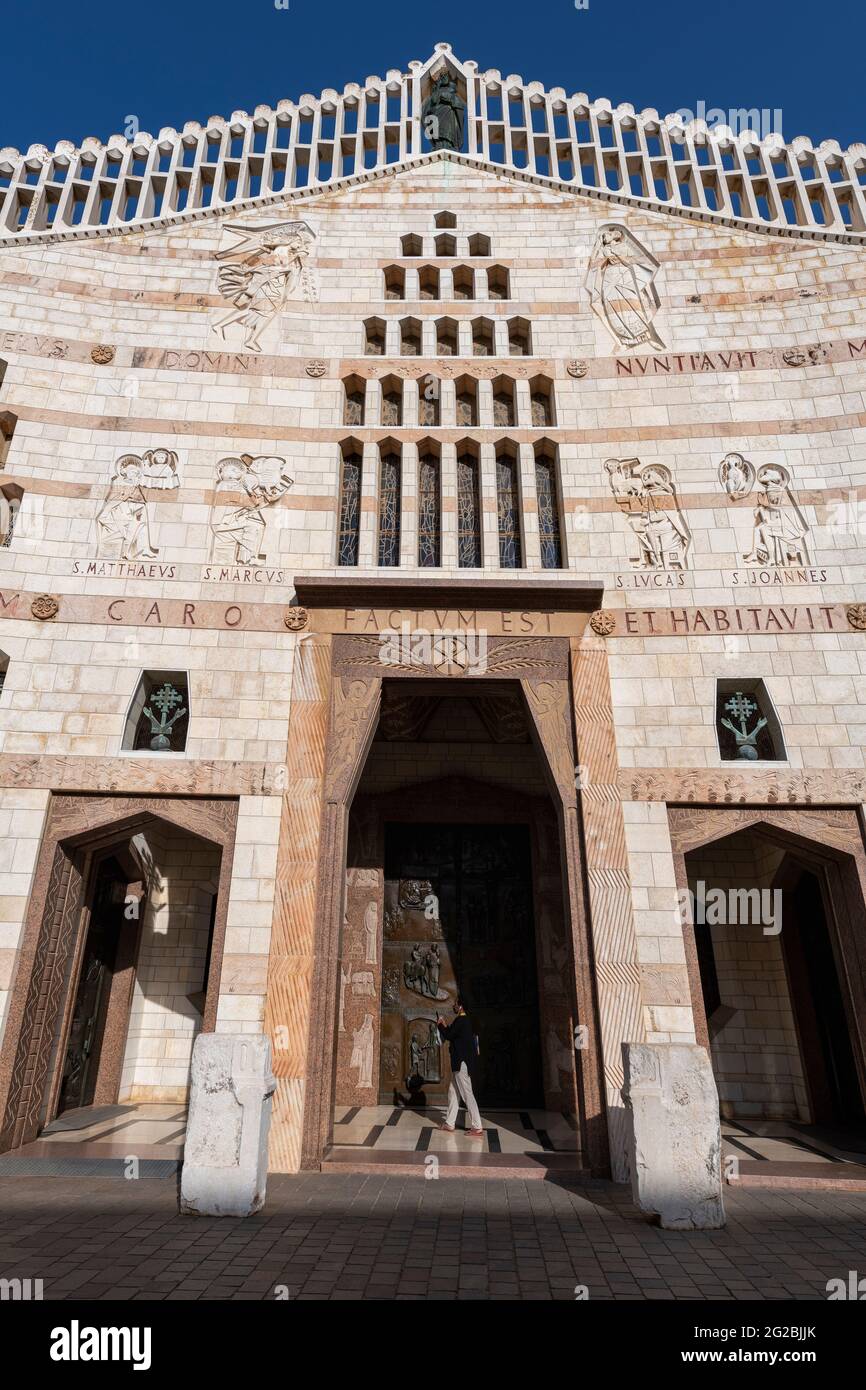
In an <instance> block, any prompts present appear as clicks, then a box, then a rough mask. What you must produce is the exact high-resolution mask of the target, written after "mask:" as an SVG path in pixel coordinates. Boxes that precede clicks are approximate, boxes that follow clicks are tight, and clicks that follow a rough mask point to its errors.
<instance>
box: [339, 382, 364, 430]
mask: <svg viewBox="0 0 866 1390" xmlns="http://www.w3.org/2000/svg"><path fill="white" fill-rule="evenodd" d="M364 401H365V390H364V382H363V381H362V380H361V378H360V377H359V376H349V377H346V379H345V381H344V382H343V424H344V425H363V423H364V413H365V412H364Z"/></svg>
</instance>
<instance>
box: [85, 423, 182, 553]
mask: <svg viewBox="0 0 866 1390" xmlns="http://www.w3.org/2000/svg"><path fill="white" fill-rule="evenodd" d="M179 485H180V478H179V475H178V458H177V454H175V453H173V452H172V451H171V450H170V449H147V450H146V451H145V452H144V453H143V454H121V456H120V458H119V459H118V460H117V462H116V463H115V465H114V469H113V471H112V475H111V481H110V483H109V485H108V492H107V493H106V496H105V499H104V501H103V503H102V505H101V507H100V508H99V511H98V512H97V516H96V553H97V555H98V556H99V558H100V559H114V560H153V559H156V557H157V555H158V554H159V550H158V549H157V547H156V546H155V545H154V543H153V535H152V531H151V515H150V504H149V502H148V499H147V496H146V490H147V489H149V488H152V489H155V490H160V491H167V492H171V491H174V490H175V489H176V488H177V487H178V486H179Z"/></svg>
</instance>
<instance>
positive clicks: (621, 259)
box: [584, 222, 665, 349]
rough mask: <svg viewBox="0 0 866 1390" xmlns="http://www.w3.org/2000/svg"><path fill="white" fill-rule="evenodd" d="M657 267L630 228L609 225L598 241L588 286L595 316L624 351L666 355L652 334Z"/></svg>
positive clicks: (655, 336) (602, 229)
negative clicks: (645, 349)
mask: <svg viewBox="0 0 866 1390" xmlns="http://www.w3.org/2000/svg"><path fill="white" fill-rule="evenodd" d="M658 269H659V263H658V261H657V260H656V259H655V257H654V256H651V255H650V253H649V251H647V249H646V247H644V246H641V244H640V242H639V241H638V240H637V238H636V237H634V236H632V234H631V232H630V231H628V229H627V228H626V227H622V226H619V225H617V224H615V223H612V222H609V223H607V224H606V225H605V226H603V227H602V228H601V229H600V231H599V233H598V236H597V237H596V241H595V245H594V246H593V248H592V253H591V255H590V258H589V266H588V268H587V272H586V279H585V280H584V285H585V286H586V289H587V290H588V292H589V302H590V304H591V306H592V310H593V313H594V314H595V315H596V316H597V317H598V318H599V319H600V320H601V322H602V323H603V324H604V326H605V328H606V329H607V331H608V332H609V333H610V335H611V337H612V338H613V339H614V342H615V343H616V344H617V345H618V346H619V347H620V348H636V347H643V346H644V345H646V344H649V346H650V347H651V348H655V349H663V348H664V346H665V345H664V343H663V342H662V340H661V338H660V337H659V335H658V334H657V333H656V331H655V329H654V328H653V319H654V318H655V316H656V314H657V313H658V310H659V305H660V301H659V297H658V294H657V292H656V288H655V283H654V282H655V277H656V274H657V273H658Z"/></svg>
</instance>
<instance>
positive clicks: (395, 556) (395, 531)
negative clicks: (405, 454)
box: [379, 454, 400, 567]
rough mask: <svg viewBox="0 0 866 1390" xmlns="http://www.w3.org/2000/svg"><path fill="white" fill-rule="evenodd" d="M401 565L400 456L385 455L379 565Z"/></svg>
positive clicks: (383, 462) (380, 504) (382, 470)
mask: <svg viewBox="0 0 866 1390" xmlns="http://www.w3.org/2000/svg"><path fill="white" fill-rule="evenodd" d="M399 563H400V456H399V454H383V455H382V458H381V461H380V464H379V564H380V565H387V566H391V567H393V566H395V565H399Z"/></svg>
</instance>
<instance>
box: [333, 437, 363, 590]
mask: <svg viewBox="0 0 866 1390" xmlns="http://www.w3.org/2000/svg"><path fill="white" fill-rule="evenodd" d="M360 534H361V455H360V454H349V455H347V457H345V458H344V459H343V470H342V478H341V483H340V538H339V539H340V544H339V550H338V554H337V564H338V565H357V563H358V543H359V540H360Z"/></svg>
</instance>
